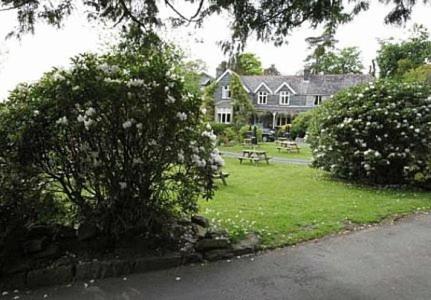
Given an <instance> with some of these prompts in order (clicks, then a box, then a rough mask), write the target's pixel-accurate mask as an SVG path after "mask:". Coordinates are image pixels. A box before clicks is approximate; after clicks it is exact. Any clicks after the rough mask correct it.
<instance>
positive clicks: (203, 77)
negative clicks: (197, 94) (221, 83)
mask: <svg viewBox="0 0 431 300" xmlns="http://www.w3.org/2000/svg"><path fill="white" fill-rule="evenodd" d="M213 81H214V78H213V77H212V76H211V75H208V74H207V73H205V72H201V73H200V74H199V87H200V89H201V90H203V89H204V88H205V87H206V86H208V85H210V84H211V82H213Z"/></svg>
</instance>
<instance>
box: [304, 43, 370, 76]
mask: <svg viewBox="0 0 431 300" xmlns="http://www.w3.org/2000/svg"><path fill="white" fill-rule="evenodd" d="M360 55H361V52H360V51H359V49H358V48H357V47H348V48H343V49H341V50H335V51H328V52H325V53H323V54H320V53H319V54H316V52H315V53H313V54H312V55H310V56H309V57H308V58H307V60H306V62H308V69H309V70H310V71H311V72H312V73H313V74H360V73H361V72H362V70H363V68H364V66H363V65H362V62H361V59H360Z"/></svg>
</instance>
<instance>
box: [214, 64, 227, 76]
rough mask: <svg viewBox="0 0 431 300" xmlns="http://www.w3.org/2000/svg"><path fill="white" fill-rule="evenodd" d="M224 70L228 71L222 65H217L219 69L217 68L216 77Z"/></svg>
mask: <svg viewBox="0 0 431 300" xmlns="http://www.w3.org/2000/svg"><path fill="white" fill-rule="evenodd" d="M224 71H226V70H225V69H224V68H221V67H220V66H219V67H217V69H216V78H219V77H220V76H221V75H222V74H223V73H224Z"/></svg>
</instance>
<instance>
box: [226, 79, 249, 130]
mask: <svg viewBox="0 0 431 300" xmlns="http://www.w3.org/2000/svg"><path fill="white" fill-rule="evenodd" d="M230 89H231V92H232V96H231V101H232V107H233V115H234V125H235V128H236V129H237V130H238V129H239V128H241V127H242V126H244V125H245V124H247V123H248V121H249V120H250V117H251V116H252V114H253V112H254V106H253V104H252V103H251V101H250V97H249V95H248V93H247V91H246V90H245V89H244V87H243V85H242V82H241V79H240V78H239V76H238V75H236V74H232V75H231V81H230Z"/></svg>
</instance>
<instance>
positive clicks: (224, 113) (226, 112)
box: [216, 108, 232, 124]
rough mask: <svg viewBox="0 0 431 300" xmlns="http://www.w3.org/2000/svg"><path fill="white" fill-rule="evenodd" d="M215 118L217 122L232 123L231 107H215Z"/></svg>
mask: <svg viewBox="0 0 431 300" xmlns="http://www.w3.org/2000/svg"><path fill="white" fill-rule="evenodd" d="M216 118H217V122H218V123H222V124H231V123H232V109H230V108H218V109H216Z"/></svg>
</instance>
